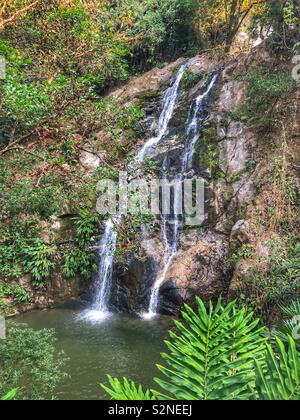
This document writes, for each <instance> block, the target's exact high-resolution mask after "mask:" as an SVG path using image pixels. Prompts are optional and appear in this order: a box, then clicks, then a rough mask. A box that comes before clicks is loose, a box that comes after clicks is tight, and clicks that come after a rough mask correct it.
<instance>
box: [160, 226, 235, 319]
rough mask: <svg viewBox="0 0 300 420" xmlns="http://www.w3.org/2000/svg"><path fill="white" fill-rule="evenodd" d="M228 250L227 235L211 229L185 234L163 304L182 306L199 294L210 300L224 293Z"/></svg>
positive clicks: (166, 306)
mask: <svg viewBox="0 0 300 420" xmlns="http://www.w3.org/2000/svg"><path fill="white" fill-rule="evenodd" d="M227 253H228V243H227V240H226V237H225V236H222V235H217V234H214V233H211V232H209V233H207V234H205V233H202V234H200V235H199V233H197V232H193V233H190V234H186V235H184V236H183V238H182V240H181V249H180V250H179V252H178V254H177V255H176V257H175V258H174V261H173V263H172V264H171V266H170V268H169V270H168V272H167V275H166V280H165V282H164V285H163V286H162V293H161V306H162V307H163V308H164V310H165V311H167V308H169V310H170V308H171V307H175V308H178V307H180V305H179V303H180V302H181V304H182V303H183V302H192V301H193V300H194V296H195V295H199V296H200V297H201V298H202V299H203V300H204V301H206V302H208V301H209V300H211V299H215V298H216V297H217V296H218V295H219V294H221V293H222V292H224V290H225V288H226V287H227V282H226V281H225V279H226V271H227V267H226V263H225V261H226V257H227ZM177 310H178V309H177ZM170 312H172V313H174V311H171V310H170Z"/></svg>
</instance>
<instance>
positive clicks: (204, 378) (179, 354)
mask: <svg viewBox="0 0 300 420" xmlns="http://www.w3.org/2000/svg"><path fill="white" fill-rule="evenodd" d="M196 303H197V311H194V310H193V309H192V308H190V307H189V306H185V312H183V313H182V316H183V319H184V323H183V322H178V321H175V325H176V329H177V332H173V331H170V338H171V340H170V341H167V342H166V344H167V347H168V349H169V353H165V354H162V357H163V359H164V362H165V363H164V364H163V365H158V369H159V370H160V372H161V373H162V374H163V375H164V376H163V377H162V378H156V379H155V381H156V382H157V384H158V385H159V386H160V387H161V390H160V391H156V390H151V391H150V390H147V391H144V390H143V388H142V387H141V386H139V387H137V386H136V385H135V384H134V383H133V382H129V381H128V380H127V379H124V382H123V383H121V382H120V381H119V380H118V379H116V378H115V379H114V378H112V377H109V383H110V386H111V388H109V387H108V386H105V385H102V386H103V388H104V389H105V390H106V391H107V392H108V393H109V394H110V395H111V396H112V397H113V398H114V399H117V400H118V399H120V400H131V399H141V400H143V399H144V400H145V399H148V400H150V399H163V400H165V399H167V400H168V399H179V400H229V399H233V400H299V399H300V363H299V362H300V353H299V351H297V349H296V344H295V341H294V340H293V338H292V337H291V336H289V337H288V339H287V343H286V345H285V344H284V343H283V342H282V341H281V340H280V339H279V338H277V337H276V344H275V346H274V348H273V347H272V345H271V344H270V343H268V342H267V338H266V329H265V328H264V327H260V326H259V320H255V319H254V318H253V314H251V313H249V314H247V313H246V312H245V310H244V309H237V307H236V306H235V303H234V302H231V303H229V304H228V305H227V306H226V307H223V306H222V305H221V299H220V300H219V302H218V304H217V305H216V307H215V308H213V306H212V305H211V306H210V307H209V309H208V310H207V309H206V308H205V306H204V304H203V302H202V301H201V300H200V299H197V300H196Z"/></svg>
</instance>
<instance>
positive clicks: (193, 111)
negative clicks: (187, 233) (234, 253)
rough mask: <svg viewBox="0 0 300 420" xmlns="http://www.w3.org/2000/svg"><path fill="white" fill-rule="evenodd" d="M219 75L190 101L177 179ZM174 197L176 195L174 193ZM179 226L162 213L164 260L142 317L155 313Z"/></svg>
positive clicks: (187, 162) (187, 163) (189, 163)
mask: <svg viewBox="0 0 300 420" xmlns="http://www.w3.org/2000/svg"><path fill="white" fill-rule="evenodd" d="M218 77H219V75H218V74H217V73H216V74H215V75H214V76H213V77H212V79H211V80H210V82H209V84H208V86H207V88H206V90H205V92H204V93H202V94H201V95H199V96H198V97H197V98H196V99H195V100H194V101H193V103H192V105H191V108H190V111H189V116H188V119H187V128H186V135H187V138H188V140H189V141H188V143H187V146H186V147H185V149H184V152H183V155H182V157H181V174H180V175H179V177H178V179H179V180H181V181H182V180H183V179H184V173H185V172H186V171H187V170H189V169H191V168H192V165H193V156H194V152H195V145H196V142H197V140H198V138H199V135H200V133H201V130H202V126H203V122H204V121H205V119H206V116H205V111H206V108H207V106H208V104H209V101H210V99H211V93H212V91H213V88H214V86H215V84H216V82H217V80H218ZM163 166H164V169H165V170H166V171H167V172H169V170H170V168H169V165H168V159H167V157H166V158H165V160H164V165H163ZM174 197H175V199H176V197H178V195H176V194H174ZM175 208H176V202H174V209H175ZM171 226H172V229H173V232H172V235H171V238H169V231H170V228H171ZM180 226H181V221H180V219H179V217H178V215H177V214H176V211H175V210H174V215H173V219H172V220H170V218H169V216H168V215H163V225H162V229H163V242H164V250H165V251H164V260H163V269H162V270H161V272H160V273H159V275H158V277H157V279H156V281H155V282H154V285H153V287H152V290H151V295H150V303H149V309H148V312H147V313H146V314H144V315H143V318H144V319H151V318H153V317H154V316H155V315H156V314H157V310H158V305H159V292H160V288H161V286H162V285H163V283H164V281H165V278H166V275H167V272H168V270H169V268H170V266H171V263H172V262H173V260H174V258H175V256H176V254H177V252H178V249H179V239H180V238H179V237H180V235H179V230H180Z"/></svg>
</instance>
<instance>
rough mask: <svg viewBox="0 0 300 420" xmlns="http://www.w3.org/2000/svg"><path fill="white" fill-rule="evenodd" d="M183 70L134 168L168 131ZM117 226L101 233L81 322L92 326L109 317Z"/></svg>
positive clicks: (108, 226) (106, 225)
mask: <svg viewBox="0 0 300 420" xmlns="http://www.w3.org/2000/svg"><path fill="white" fill-rule="evenodd" d="M186 66H187V65H186V64H184V65H182V66H181V67H180V69H179V72H178V74H177V76H176V79H175V81H174V83H173V84H172V86H171V87H170V88H169V89H167V91H166V93H165V96H164V99H163V109H162V112H161V115H160V118H159V123H158V133H157V136H156V137H153V138H150V139H149V140H148V141H147V142H146V143H145V145H144V147H143V148H142V149H141V151H140V152H139V154H138V155H137V158H136V163H138V165H141V164H142V163H143V161H144V159H145V157H146V156H147V153H148V152H149V150H150V149H151V148H153V147H155V145H157V144H158V143H159V142H160V140H161V139H162V138H163V137H164V135H165V133H166V131H167V129H168V125H169V122H170V120H171V118H172V116H173V114H174V110H175V107H176V102H177V98H178V93H179V86H180V82H181V79H182V77H183V75H184V72H185V69H186ZM117 224H118V220H116V222H115V223H114V221H113V220H112V219H109V220H108V221H107V222H106V224H105V231H104V234H103V237H102V241H101V243H100V247H99V257H100V264H99V272H98V279H97V282H96V285H95V286H96V290H97V292H96V297H95V301H94V304H93V306H92V308H91V310H89V311H87V312H86V313H85V314H84V315H83V317H84V318H85V319H88V320H90V321H94V322H96V321H99V320H103V319H105V318H107V316H109V311H108V301H109V297H110V294H111V286H112V274H113V262H114V256H115V252H116V244H117V236H118V233H117V229H116V226H115V225H117Z"/></svg>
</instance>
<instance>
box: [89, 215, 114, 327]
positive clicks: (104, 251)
mask: <svg viewBox="0 0 300 420" xmlns="http://www.w3.org/2000/svg"><path fill="white" fill-rule="evenodd" d="M115 224H118V220H117V219H116V221H115V222H114V220H113V219H108V220H107V222H106V223H105V230H104V234H103V236H102V239H101V242H100V246H99V250H98V256H99V271H98V274H97V280H96V282H95V288H96V295H95V299H94V303H93V306H92V308H91V309H90V310H88V311H87V312H86V313H85V314H84V316H83V318H85V319H88V320H90V321H94V322H97V321H101V320H103V319H105V318H107V317H108V316H109V315H110V313H109V310H108V301H109V298H110V293H111V285H112V275H113V262H114V256H115V252H116V245H117V229H116V226H115Z"/></svg>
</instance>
